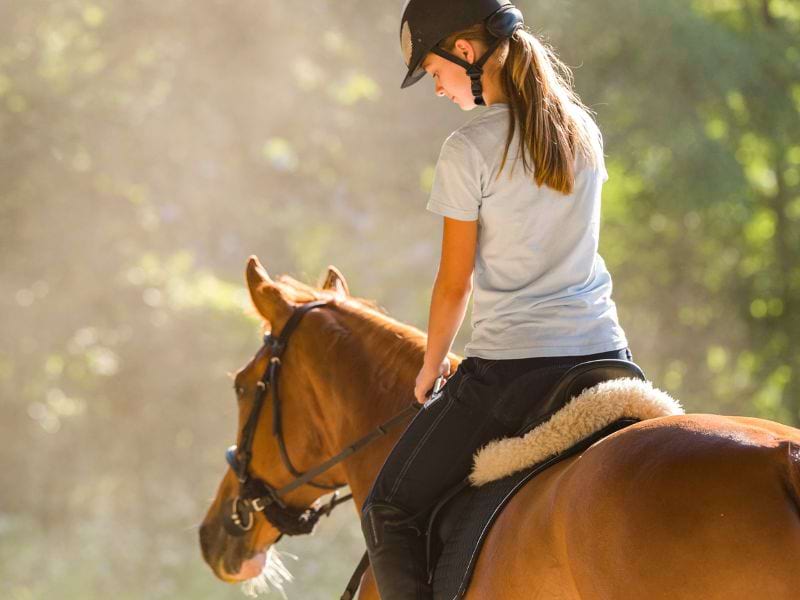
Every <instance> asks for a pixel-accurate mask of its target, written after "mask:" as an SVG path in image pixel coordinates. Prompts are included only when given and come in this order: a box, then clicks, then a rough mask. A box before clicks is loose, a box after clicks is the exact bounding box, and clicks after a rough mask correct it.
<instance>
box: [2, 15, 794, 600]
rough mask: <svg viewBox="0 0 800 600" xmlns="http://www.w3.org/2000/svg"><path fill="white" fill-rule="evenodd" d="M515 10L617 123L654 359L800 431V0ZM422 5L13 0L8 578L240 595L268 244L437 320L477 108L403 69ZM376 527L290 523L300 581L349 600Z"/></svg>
mask: <svg viewBox="0 0 800 600" xmlns="http://www.w3.org/2000/svg"><path fill="white" fill-rule="evenodd" d="M453 4H454V10H455V9H456V6H457V3H455V2H454V3H453ZM518 4H519V5H520V7H521V8H522V9H523V12H524V14H525V15H526V20H527V23H528V25H529V26H530V27H531V28H532V30H533V31H535V32H537V33H540V34H541V35H543V36H544V37H545V38H546V39H548V40H549V41H550V42H551V43H552V44H553V45H554V46H555V47H556V49H557V50H558V52H559V53H560V55H561V57H562V58H563V59H564V60H565V61H566V62H567V63H568V64H569V65H571V66H573V67H574V72H575V78H576V87H577V89H578V91H579V93H580V95H581V97H582V98H583V100H584V101H585V103H586V104H588V105H589V106H590V107H592V108H593V109H594V110H595V111H596V113H597V119H598V122H599V124H600V127H601V130H602V131H603V133H604V136H605V141H606V156H607V159H606V160H607V165H608V170H609V172H610V180H609V181H608V183H607V184H606V186H605V188H604V192H603V221H602V234H601V254H602V255H603V257H604V258H605V259H606V262H607V264H608V266H609V269H610V271H611V274H612V276H613V278H614V298H615V300H616V302H617V305H618V311H619V316H620V321H621V324H622V326H623V327H624V329H625V330H626V332H627V334H628V337H629V339H630V342H631V349H632V351H633V354H634V360H636V361H637V362H638V363H639V364H640V365H641V366H642V367H643V369H644V370H645V372H646V374H647V375H648V376H649V378H650V379H652V380H653V382H654V383H655V384H656V385H657V386H659V387H661V388H663V389H665V390H667V391H669V392H670V393H672V394H673V395H674V396H675V397H677V398H678V399H680V400H681V401H682V402H683V403H684V404H685V406H686V407H687V408H688V409H689V410H692V411H702V412H720V413H724V414H747V415H757V416H763V417H768V418H771V419H776V420H779V421H782V422H784V423H790V424H795V425H797V424H798V423H799V422H800V349H798V343H797V340H798V339H800V319H799V318H798V305H799V304H800V262H799V261H798V257H799V256H800V233H798V232H799V228H798V224H799V223H800V118H799V117H800V4H798V2H796V1H793V0H792V1H790V0H738V1H733V0H694V1H688V0H681V1H679V0H598V1H594V2H576V1H572V0H570V1H559V2H544V1H539V2H534V1H520V2H519V3H518ZM401 5H402V2H401V0H391V1H389V0H307V1H305V2H285V1H278V0H260V1H256V0H238V1H236V2H233V1H230V0H226V1H222V0H203V1H202V2H198V1H196V0H192V1H189V0H159V1H154V0H137V1H135V2H130V1H122V0H91V1H89V0H87V1H84V0H24V1H13V0H0V135H2V145H1V146H0V268H1V269H2V271H0V272H1V273H2V279H0V303H2V312H1V313H0V314H1V315H2V316H0V319H2V321H1V322H2V335H1V336H0V394H2V403H0V432H2V438H1V439H2V444H0V456H2V469H1V470H0V477H1V478H2V479H0V597H2V598H4V599H6V598H7V599H11V600H32V599H39V598H48V599H65V600H72V599H78V598H80V599H95V598H97V599H100V598H102V599H105V598H115V599H118V600H127V599H142V598H144V599H159V598H191V599H197V600H200V599H212V598H213V599H221V598H241V597H242V592H241V590H240V589H238V588H237V587H232V586H228V585H226V584H223V583H221V582H219V581H217V580H216V579H214V578H213V576H212V575H211V572H210V571H209V569H208V568H207V567H206V566H205V564H204V563H203V562H202V559H201V556H200V551H199V546H198V542H197V531H196V526H197V525H198V523H199V522H200V520H201V518H202V516H203V514H204V512H205V510H206V507H207V504H208V502H209V500H210V499H211V498H212V496H213V494H214V492H215V488H216V484H217V482H218V481H219V479H220V477H221V475H222V474H223V473H224V470H225V468H226V467H225V465H224V460H223V451H224V449H225V447H226V446H227V445H228V444H229V443H230V442H231V441H232V440H233V439H234V437H235V426H236V423H235V418H236V413H235V401H234V396H233V392H232V390H231V389H230V385H231V384H230V380H229V378H228V376H227V373H228V372H229V371H235V370H236V369H237V368H238V367H239V366H241V365H242V364H243V363H244V362H245V361H246V360H247V359H248V358H249V357H250V356H251V355H252V354H253V353H254V352H255V351H256V349H257V347H258V345H259V343H260V337H259V323H258V322H257V321H256V320H254V318H253V317H251V316H247V315H246V314H245V312H244V308H245V307H246V306H247V304H248V301H247V295H246V291H245V288H244V284H243V270H244V265H245V260H246V258H247V256H248V255H249V254H257V255H258V256H259V257H260V258H261V260H262V262H263V263H264V264H265V266H266V267H267V269H268V271H269V272H270V274H272V275H273V276H277V275H279V274H282V273H287V274H290V275H292V276H294V277H296V278H297V279H300V280H303V281H306V282H309V283H315V282H316V280H317V278H318V276H319V275H320V273H321V272H322V271H323V269H324V268H325V267H326V266H327V265H328V264H334V265H336V266H337V267H338V268H340V269H341V270H342V271H343V272H344V274H345V276H346V277H347V279H348V282H349V284H350V288H351V291H352V293H354V294H356V295H358V296H364V297H368V298H373V299H375V300H376V301H377V302H378V303H379V304H380V305H381V306H383V307H385V308H386V310H387V311H388V312H389V314H390V315H392V316H393V317H395V318H397V319H400V320H402V321H405V322H408V323H411V324H414V325H416V326H418V327H421V328H425V326H426V323H427V310H428V302H429V299H430V291H431V284H432V281H433V277H434V275H435V272H436V266H437V261H438V253H439V244H440V236H441V222H440V217H436V216H435V215H432V214H431V213H428V212H426V211H425V209H424V207H425V201H426V194H427V192H428V190H429V187H430V184H431V177H432V173H433V166H434V164H435V161H436V158H437V155H438V151H439V148H440V146H441V143H442V142H443V140H444V139H445V138H446V137H447V135H448V134H449V133H450V132H451V131H452V130H453V129H455V128H456V127H458V126H459V125H460V124H461V123H463V122H464V121H465V120H466V119H467V118H469V117H471V116H473V115H474V114H475V113H472V114H465V113H462V112H461V111H460V110H459V109H458V107H456V106H454V105H453V104H452V103H451V102H450V101H449V100H448V99H447V98H437V97H435V96H434V94H433V84H432V81H431V80H430V79H426V80H423V81H422V82H421V83H420V84H418V85H417V86H414V87H413V88H410V89H407V90H403V91H402V92H401V91H400V89H399V84H400V81H401V80H402V77H403V75H404V74H405V69H404V66H403V63H402V59H401V53H400V49H399V42H398V31H399V13H400V9H401ZM478 110H480V109H478ZM468 338H469V323H468V322H466V323H465V324H464V327H463V328H462V331H461V334H460V335H459V338H458V339H457V340H456V343H455V345H454V349H455V350H456V351H458V352H462V351H463V345H464V343H465V342H466V341H467V340H468ZM363 547H364V544H363V540H362V539H361V533H360V530H359V528H358V520H357V518H356V513H355V511H354V510H353V507H352V505H346V506H345V507H344V508H340V509H338V510H337V511H336V512H335V513H334V515H333V516H332V517H331V518H329V519H323V521H322V522H321V523H320V525H319V527H318V530H317V532H316V533H315V534H314V535H313V536H311V537H305V538H297V539H293V540H285V541H281V542H280V544H279V548H280V549H281V550H285V551H289V552H291V553H293V554H296V555H297V556H298V557H299V558H298V560H297V561H294V560H287V564H288V566H289V568H290V569H291V570H292V572H293V574H294V575H295V577H296V579H295V581H294V582H293V583H291V584H289V585H288V586H287V588H286V591H287V594H288V596H289V598H291V599H316V598H319V599H329V598H338V595H339V594H340V593H341V591H342V589H343V587H344V585H345V584H346V582H347V580H348V578H349V576H350V573H351V571H352V568H353V567H354V566H355V564H356V562H357V560H358V558H359V556H360V555H361V552H362V551H363Z"/></svg>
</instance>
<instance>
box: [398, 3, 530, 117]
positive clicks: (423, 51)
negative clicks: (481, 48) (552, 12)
mask: <svg viewBox="0 0 800 600" xmlns="http://www.w3.org/2000/svg"><path fill="white" fill-rule="evenodd" d="M482 21H483V22H485V25H486V29H487V30H488V31H489V33H490V34H492V35H493V36H494V37H495V38H496V39H495V41H494V42H492V43H491V44H490V45H489V47H488V48H487V49H486V52H485V53H484V55H483V56H481V57H480V59H478V60H476V61H475V62H474V63H473V64H469V63H468V62H467V61H465V60H462V59H461V58H459V57H457V56H454V55H452V54H450V53H449V52H446V51H445V50H443V49H442V48H440V47H439V42H441V41H442V40H443V39H444V38H446V37H447V36H448V35H451V34H452V33H454V32H456V31H459V30H461V29H466V28H467V27H470V26H471V25H474V24H476V23H480V22H482ZM522 22H523V20H522V13H521V12H520V11H519V9H517V8H516V7H515V6H514V5H513V4H511V2H510V0H468V1H466V2H453V0H406V4H405V6H404V7H403V17H402V19H401V23H402V24H401V26H400V46H401V48H402V50H403V58H404V59H405V61H406V65H407V66H408V73H407V74H406V77H405V79H404V80H403V83H402V84H401V85H400V87H401V88H406V87H408V86H410V85H413V84H415V83H416V82H417V81H419V80H420V79H422V77H424V75H425V69H423V68H422V67H421V66H420V65H421V63H422V61H423V59H424V58H425V57H426V56H427V55H428V52H433V53H434V54H438V55H439V56H441V57H442V58H446V59H447V60H449V61H451V62H454V63H456V64H457V65H460V66H462V67H464V69H466V71H467V75H469V78H470V79H471V80H472V95H473V96H475V104H480V105H483V104H485V102H484V100H483V86H482V85H481V75H483V65H484V63H485V62H486V61H487V60H488V59H489V57H490V56H491V55H492V53H493V52H494V51H495V49H496V48H497V47H498V46H499V45H500V42H502V41H503V40H504V39H505V38H510V37H511V36H512V35H514V32H515V31H517V29H519V28H520V27H522Z"/></svg>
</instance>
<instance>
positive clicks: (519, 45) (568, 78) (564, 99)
mask: <svg viewBox="0 0 800 600" xmlns="http://www.w3.org/2000/svg"><path fill="white" fill-rule="evenodd" d="M507 46H508V54H507V57H506V60H505V62H504V64H503V67H502V71H501V75H500V81H501V85H502V87H503V93H505V95H506V96H508V101H509V110H510V112H511V116H512V118H511V119H510V122H509V129H508V138H507V139H506V148H505V152H504V153H503V162H502V163H501V165H500V170H501V171H502V169H503V166H504V165H505V162H506V158H507V157H508V149H509V146H510V145H511V140H512V138H513V137H514V130H515V127H516V126H518V127H519V129H520V145H523V144H524V148H525V150H526V152H521V153H520V154H521V156H522V164H523V167H524V169H525V172H526V173H530V172H531V162H532V163H533V172H534V174H535V181H536V184H537V185H547V186H548V187H550V188H552V189H554V190H557V191H559V192H562V193H564V194H570V193H572V190H573V187H574V185H575V159H576V156H577V155H578V154H580V155H582V156H583V157H584V158H585V159H586V160H587V161H588V162H589V164H591V165H593V166H595V167H596V166H597V165H598V163H599V160H600V158H601V156H602V147H601V143H600V135H599V130H598V129H597V125H596V124H595V123H594V120H593V119H592V116H591V112H590V111H589V109H588V108H587V107H586V106H584V105H583V103H582V102H581V100H580V98H578V96H577V94H576V93H575V92H574V91H573V89H572V84H573V79H572V72H571V71H570V69H569V67H567V66H566V65H565V64H564V63H562V62H561V61H560V60H559V59H558V57H557V56H556V55H555V52H554V51H553V50H552V48H550V47H549V46H546V45H544V44H542V43H541V42H540V41H539V40H538V39H537V38H536V36H534V35H533V34H531V33H529V32H528V31H526V30H525V29H519V30H518V31H517V32H516V33H515V34H514V36H513V37H512V38H511V39H510V40H509V41H508V42H507ZM512 172H513V167H512Z"/></svg>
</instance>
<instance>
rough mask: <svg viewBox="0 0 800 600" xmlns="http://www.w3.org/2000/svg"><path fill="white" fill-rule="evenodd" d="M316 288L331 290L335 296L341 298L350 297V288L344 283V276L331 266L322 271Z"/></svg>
mask: <svg viewBox="0 0 800 600" xmlns="http://www.w3.org/2000/svg"><path fill="white" fill-rule="evenodd" d="M317 287H318V288H320V289H321V290H333V291H334V292H336V293H337V294H341V295H343V296H349V295H350V288H348V287H347V281H345V279H344V275H342V272H341V271H340V270H339V269H337V268H336V267H334V266H333V265H328V269H327V270H326V271H323V273H322V275H320V278H319V284H318V285H317Z"/></svg>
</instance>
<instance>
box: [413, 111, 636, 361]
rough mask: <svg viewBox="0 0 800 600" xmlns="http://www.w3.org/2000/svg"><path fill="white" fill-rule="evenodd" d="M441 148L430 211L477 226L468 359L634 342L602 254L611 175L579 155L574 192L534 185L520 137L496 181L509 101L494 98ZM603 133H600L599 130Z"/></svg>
mask: <svg viewBox="0 0 800 600" xmlns="http://www.w3.org/2000/svg"><path fill="white" fill-rule="evenodd" d="M480 110H481V113H480V114H479V115H478V116H477V117H475V118H473V119H472V120H470V121H468V122H467V123H466V124H465V125H463V126H462V127H460V128H459V129H457V130H456V131H454V132H453V133H452V134H451V135H450V136H449V137H448V138H447V139H446V140H445V142H444V144H443V145H442V150H441V153H440V155H439V160H438V162H437V164H436V171H435V173H434V180H433V188H432V190H431V195H430V198H429V200H428V205H427V209H428V210H430V211H431V212H434V213H436V214H439V215H442V216H445V217H451V218H453V219H458V220H462V221H474V220H477V221H478V222H479V223H478V244H477V250H476V254H475V271H474V273H473V306H472V320H471V322H472V339H471V340H470V342H469V343H468V344H467V345H466V347H465V352H464V353H465V355H466V356H468V357H469V356H478V357H481V358H489V359H509V358H529V357H536V356H576V355H582V354H595V353H598V352H606V351H609V350H618V349H620V348H624V347H626V346H627V345H628V341H627V339H626V337H625V332H624V331H623V330H622V327H620V324H619V321H618V319H617V309H616V305H615V304H614V302H613V301H612V300H611V276H610V275H609V273H608V270H607V269H606V265H605V262H604V261H603V259H602V257H601V256H600V255H599V254H598V252H597V245H598V238H599V234H600V192H601V189H602V186H603V182H604V181H606V180H607V179H608V174H607V172H606V169H605V165H604V163H603V162H601V163H600V165H599V166H598V167H597V168H594V167H592V166H591V165H590V164H588V163H587V162H586V161H585V159H583V158H578V159H577V163H576V178H575V186H574V190H573V193H572V194H570V195H568V196H565V195H564V194H562V193H561V192H557V191H555V190H553V189H551V188H549V187H547V186H542V187H538V186H537V185H536V183H535V182H534V181H533V177H532V176H530V175H528V174H526V173H525V169H524V168H523V165H522V161H521V160H520V161H519V162H518V163H517V164H516V165H515V166H514V171H513V175H512V176H511V177H509V174H510V173H511V167H512V165H513V164H514V159H515V158H516V155H517V153H518V152H519V148H518V134H517V132H515V135H514V139H513V140H512V142H511V146H510V147H509V151H508V158H507V160H506V165H505V168H504V169H503V173H502V174H501V175H500V178H499V179H496V176H497V173H498V171H499V169H500V163H501V160H502V157H503V150H504V148H505V141H506V136H507V134H508V119H509V118H510V112H509V109H508V106H507V105H506V104H493V105H491V106H489V107H487V108H484V109H480ZM597 135H598V136H599V135H600V132H599V130H598V131H597Z"/></svg>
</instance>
